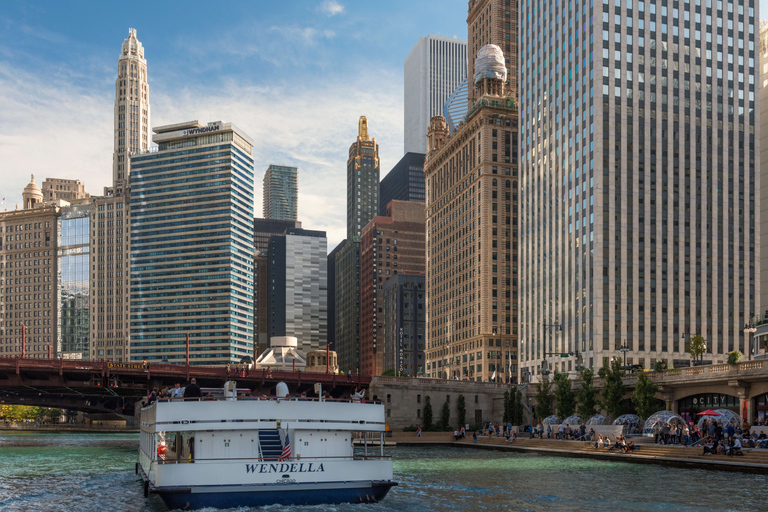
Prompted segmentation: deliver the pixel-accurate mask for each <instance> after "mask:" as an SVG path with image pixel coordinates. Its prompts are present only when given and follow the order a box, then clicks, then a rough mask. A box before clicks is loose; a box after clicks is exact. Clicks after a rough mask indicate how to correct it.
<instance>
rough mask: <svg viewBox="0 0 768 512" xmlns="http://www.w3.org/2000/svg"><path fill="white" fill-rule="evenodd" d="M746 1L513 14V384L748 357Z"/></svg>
mask: <svg viewBox="0 0 768 512" xmlns="http://www.w3.org/2000/svg"><path fill="white" fill-rule="evenodd" d="M755 4H756V2H754V1H748V2H736V1H722V2H712V3H711V5H710V4H709V3H703V2H677V3H669V2H663V1H655V0H650V1H648V0H646V1H644V2H636V3H635V4H634V5H631V6H630V4H629V3H625V2H622V3H621V6H618V4H617V5H614V3H613V2H611V3H608V2H595V3H594V5H593V4H587V3H584V2H579V3H575V5H571V4H562V3H558V2H550V1H547V2H542V3H541V5H540V6H539V5H537V6H536V8H535V11H534V6H533V5H532V4H529V3H525V2H521V3H520V20H521V23H520V37H519V41H520V83H521V113H522V116H521V132H520V134H521V136H520V151H521V198H522V204H521V211H522V216H521V227H520V231H521V233H523V240H522V244H521V259H522V261H525V262H526V265H525V267H523V272H522V276H521V290H522V291H521V293H522V295H521V305H522V311H521V341H520V343H521V350H520V353H521V361H522V362H521V366H522V368H521V370H522V373H523V374H528V373H530V374H531V376H532V377H533V378H534V379H537V378H538V376H539V375H540V374H541V372H542V365H543V364H544V365H545V367H546V368H549V369H551V368H552V367H553V366H554V368H555V369H557V370H559V371H566V372H568V371H574V370H575V369H576V367H577V366H578V365H579V364H584V365H586V366H588V367H598V368H599V367H600V366H602V365H603V364H604V362H605V361H607V360H608V359H610V358H613V357H620V356H621V352H620V349H621V348H622V347H623V346H626V347H627V349H628V351H629V352H628V353H627V364H630V363H633V364H640V365H643V366H645V367H646V368H648V367H652V365H653V364H654V362H656V361H659V360H665V361H667V362H669V363H674V365H675V366H678V365H681V364H688V363H689V362H690V360H691V358H690V355H689V354H687V353H686V352H685V345H686V341H687V339H688V338H689V337H690V336H692V335H695V334H699V335H701V336H703V337H704V338H705V339H706V340H707V351H706V354H705V356H704V361H705V362H707V361H711V362H722V361H725V359H726V357H727V353H728V352H729V351H731V350H740V351H741V352H744V351H745V340H746V336H745V334H744V333H743V326H744V325H745V323H747V322H748V321H749V319H750V318H751V317H752V315H753V314H754V313H755V311H756V303H755V300H756V297H757V296H758V294H759V287H758V283H757V280H756V279H757V269H756V262H755V257H756V253H755V250H756V248H757V247H756V243H757V235H756V211H757V209H756V208H755V193H756V190H757V184H758V183H757V180H756V174H755V173H756V162H757V151H758V148H756V144H758V141H757V140H756V135H755V131H756V120H755V115H756V112H757V109H756V105H755V101H756V98H755V92H756V91H755V82H756V76H755V69H756V64H755V59H756V49H755V40H756V34H755V29H756V27H757V25H756V23H757V21H756V17H755V10H756V5H755ZM571 9H572V10H571ZM540 13H547V18H546V20H545V17H544V16H540ZM564 20H566V21H567V22H566V21H564ZM543 34H546V37H542V35H543ZM541 55H549V56H552V59H551V61H550V60H549V59H548V60H547V62H546V65H545V63H544V62H541V57H540V56H541ZM553 353H554V354H559V353H565V354H572V356H571V357H568V358H557V360H556V361H555V360H554V357H552V356H550V354H553Z"/></svg>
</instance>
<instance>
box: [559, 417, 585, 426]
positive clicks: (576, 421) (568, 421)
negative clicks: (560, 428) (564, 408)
mask: <svg viewBox="0 0 768 512" xmlns="http://www.w3.org/2000/svg"><path fill="white" fill-rule="evenodd" d="M563 425H570V426H574V425H577V426H578V425H581V416H579V415H578V414H574V415H572V416H568V417H567V418H565V419H564V420H563Z"/></svg>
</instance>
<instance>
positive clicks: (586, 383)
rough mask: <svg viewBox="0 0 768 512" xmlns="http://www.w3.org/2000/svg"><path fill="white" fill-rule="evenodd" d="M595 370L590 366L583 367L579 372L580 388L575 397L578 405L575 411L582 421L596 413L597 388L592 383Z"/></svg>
mask: <svg viewBox="0 0 768 512" xmlns="http://www.w3.org/2000/svg"><path fill="white" fill-rule="evenodd" d="M594 378H595V372H594V371H593V370H592V368H584V369H583V370H582V371H581V373H580V374H579V382H581V389H579V393H578V395H577V397H576V401H577V403H578V406H577V407H576V411H577V412H578V413H579V416H581V418H582V419H583V420H584V421H587V420H588V419H589V418H591V417H592V416H594V415H595V414H597V390H596V389H595V385H594V383H593V381H594Z"/></svg>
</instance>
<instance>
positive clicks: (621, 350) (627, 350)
mask: <svg viewBox="0 0 768 512" xmlns="http://www.w3.org/2000/svg"><path fill="white" fill-rule="evenodd" d="M619 352H621V353H622V354H624V367H625V368H626V366H627V352H629V347H628V346H627V340H624V344H623V345H622V346H621V348H620V349H619Z"/></svg>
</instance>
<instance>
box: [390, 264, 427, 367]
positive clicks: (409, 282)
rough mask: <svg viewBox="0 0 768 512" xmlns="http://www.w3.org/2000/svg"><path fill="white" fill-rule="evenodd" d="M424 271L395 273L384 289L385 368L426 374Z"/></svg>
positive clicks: (425, 291) (425, 294) (425, 295)
mask: <svg viewBox="0 0 768 512" xmlns="http://www.w3.org/2000/svg"><path fill="white" fill-rule="evenodd" d="M426 297H427V290H426V286H425V284H424V274H423V273H416V272H404V273H402V274H397V275H396V276H392V279H390V280H389V281H387V282H386V283H384V288H383V289H382V291H381V304H382V306H383V312H382V315H381V316H382V324H383V327H382V330H381V343H380V345H381V346H382V348H381V350H382V351H383V352H384V358H383V359H384V360H383V371H384V372H386V371H387V370H394V372H395V375H403V376H410V377H418V376H421V375H423V374H424V363H425V359H424V347H425V341H426V321H425V320H426V309H427V308H426Z"/></svg>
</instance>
